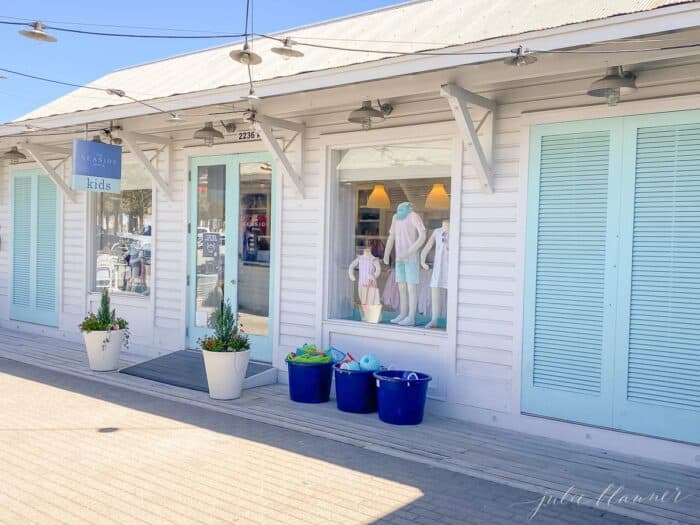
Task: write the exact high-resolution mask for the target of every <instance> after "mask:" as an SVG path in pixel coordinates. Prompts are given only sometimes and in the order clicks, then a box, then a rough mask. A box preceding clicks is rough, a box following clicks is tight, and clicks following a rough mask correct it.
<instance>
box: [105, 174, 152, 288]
mask: <svg viewBox="0 0 700 525" xmlns="http://www.w3.org/2000/svg"><path fill="white" fill-rule="evenodd" d="M152 217H153V188H152V181H151V177H150V176H149V174H148V173H147V172H146V171H145V170H144V169H143V168H142V167H141V166H140V165H136V164H123V165H122V179H121V193H98V194H96V195H95V219H94V220H95V222H94V236H95V237H94V249H95V253H94V258H93V268H94V280H93V286H92V289H93V291H95V292H101V291H102V290H104V289H108V290H109V291H110V293H127V294H135V295H149V294H150V290H151V258H152V256H153V243H152V241H151V239H152V233H153V230H152V229H153V221H152Z"/></svg>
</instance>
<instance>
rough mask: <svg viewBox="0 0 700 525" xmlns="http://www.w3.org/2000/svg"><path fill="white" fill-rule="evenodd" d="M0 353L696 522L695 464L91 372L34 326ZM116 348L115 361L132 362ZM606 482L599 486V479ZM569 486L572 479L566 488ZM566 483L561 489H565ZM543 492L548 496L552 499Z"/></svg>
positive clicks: (620, 508) (7, 339)
mask: <svg viewBox="0 0 700 525" xmlns="http://www.w3.org/2000/svg"><path fill="white" fill-rule="evenodd" d="M0 341H2V343H0V357H4V358H8V359H11V360H15V361H20V362H23V363H27V364H31V365H35V366H40V367H43V368H46V369H49V370H54V371H59V372H63V373H68V374H70V375H72V376H76V377H81V378H86V379H89V380H90V381H93V382H94V381H96V382H99V383H103V384H108V385H112V386H115V387H123V388H127V389H129V390H131V391H135V392H140V393H147V394H148V395H150V396H155V397H159V398H163V399H167V400H175V401H178V402H180V403H186V404H187V405H188V406H190V407H206V408H207V409H210V410H213V411H215V412H217V413H220V414H229V415H232V416H238V417H242V418H245V419H248V420H253V421H256V422H260V423H266V424H269V425H274V426H276V427H278V428H282V429H287V430H293V431H295V432H301V433H303V434H306V435H310V436H316V437H319V438H324V439H326V440H330V441H333V442H335V443H344V444H347V445H353V446H357V447H362V448H364V449H366V450H368V451H372V452H378V453H381V454H383V455H388V456H392V457H394V458H400V459H402V460H408V461H410V462H413V463H418V464H422V465H425V466H430V467H434V468H439V469H442V470H445V471H449V472H452V473H454V474H460V475H466V476H470V477H473V478H477V479H479V480H486V481H492V482H495V483H497V484H499V485H501V486H505V487H510V488H514V489H520V490H527V491H530V492H533V493H536V494H546V495H549V496H552V497H553V498H554V497H561V496H562V495H566V497H568V498H570V499H572V498H573V499H575V498H576V497H577V495H578V496H580V497H579V498H578V499H577V502H578V503H579V504H580V505H584V506H588V507H593V508H594V509H595V510H600V509H601V508H603V510H605V511H607V512H615V513H618V514H620V515H625V516H629V517H632V518H636V519H641V520H645V521H649V522H653V523H695V524H700V471H698V470H697V469H691V468H684V467H679V466H676V465H669V464H662V463H654V462H648V461H644V460H641V459H639V458H632V457H628V456H622V455H614V454H608V453H603V452H600V451H597V450H595V449H589V448H586V447H580V446H574V445H569V444H566V443H562V442H558V441H552V440H547V439H544V438H539V437H534V436H527V435H522V434H518V433H514V432H508V431H503V430H499V429H495V428H490V427H485V426H480V425H474V424H468V423H464V422H459V421H454V420H450V419H444V418H438V417H434V416H432V417H428V418H427V420H426V422H425V423H424V424H423V425H422V426H419V427H415V428H396V427H391V426H387V425H384V424H382V423H380V422H379V421H378V420H377V419H376V416H372V415H348V414H342V413H339V412H338V411H337V410H335V408H334V406H333V404H332V403H329V404H327V405H321V406H304V405H297V404H294V403H291V402H290V401H289V400H288V399H287V395H286V390H285V387H284V386H282V385H273V386H270V387H261V388H257V389H253V390H250V391H247V392H245V395H244V397H243V398H242V399H241V400H239V401H235V402H217V401H212V400H210V399H209V398H208V396H207V395H206V394H203V393H201V392H195V391H189V390H184V389H180V388H175V387H169V386H167V385H161V384H158V383H153V382H150V381H147V380H143V379H139V378H135V377H131V376H126V375H124V374H113V373H111V374H95V373H92V372H90V371H89V370H88V369H87V365H86V360H85V357H84V353H83V349H82V347H81V345H79V344H76V343H71V342H67V341H59V340H55V339H49V338H46V337H43V336H35V335H26V334H19V333H17V332H10V331H2V332H0ZM136 360H137V359H136V358H134V357H133V356H126V357H125V359H124V365H127V364H130V363H132V362H135V361H136ZM610 486H612V487H614V488H613V489H609V488H608V487H610ZM572 487H573V489H572ZM618 487H624V489H623V492H621V493H618V496H620V495H622V494H625V495H641V496H648V495H649V494H651V493H660V492H663V491H664V490H669V491H674V490H676V489H678V490H680V493H681V497H679V498H676V500H677V501H673V499H672V498H670V499H669V498H667V499H666V501H649V499H648V498H644V500H643V501H641V502H637V503H630V502H625V501H619V497H618V498H617V499H616V498H613V499H608V498H607V496H606V497H605V498H604V499H603V500H602V506H601V499H600V496H601V494H604V493H605V491H606V489H608V490H609V491H610V492H612V490H615V489H616V488H618ZM567 491H568V492H567ZM552 501H558V500H556V499H553V500H552Z"/></svg>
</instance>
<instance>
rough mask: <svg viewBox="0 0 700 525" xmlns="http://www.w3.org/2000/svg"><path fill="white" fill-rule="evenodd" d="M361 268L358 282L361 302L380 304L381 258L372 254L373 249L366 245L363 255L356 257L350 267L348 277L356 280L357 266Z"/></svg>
mask: <svg viewBox="0 0 700 525" xmlns="http://www.w3.org/2000/svg"><path fill="white" fill-rule="evenodd" d="M358 266H359V268H360V279H359V281H358V282H357V294H358V295H359V296H360V304H363V305H364V304H370V305H372V304H379V303H380V300H379V287H378V285H377V279H378V278H379V274H380V273H382V268H381V266H379V259H377V258H376V257H375V256H374V255H372V249H371V248H370V247H369V246H368V247H366V248H365V249H364V250H363V252H362V254H361V255H358V256H357V257H355V260H353V261H352V262H351V263H350V266H349V268H348V277H350V280H351V281H354V280H355V268H357V267H358Z"/></svg>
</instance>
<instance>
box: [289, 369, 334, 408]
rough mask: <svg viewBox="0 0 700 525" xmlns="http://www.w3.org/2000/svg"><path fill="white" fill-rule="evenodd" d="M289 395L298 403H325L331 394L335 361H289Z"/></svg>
mask: <svg viewBox="0 0 700 525" xmlns="http://www.w3.org/2000/svg"><path fill="white" fill-rule="evenodd" d="M287 370H288V371H289V397H290V398H291V400H292V401H296V402H297V403H325V402H327V401H328V398H329V397H330V395H331V382H332V379H333V363H323V364H318V363H295V362H294V361H287Z"/></svg>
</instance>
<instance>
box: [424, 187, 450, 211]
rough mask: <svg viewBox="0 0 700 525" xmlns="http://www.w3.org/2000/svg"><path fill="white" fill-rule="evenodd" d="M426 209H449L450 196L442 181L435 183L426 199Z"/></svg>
mask: <svg viewBox="0 0 700 525" xmlns="http://www.w3.org/2000/svg"><path fill="white" fill-rule="evenodd" d="M425 209H426V210H449V209H450V196H449V195H448V194H447V190H446V189H445V185H444V184H442V183H441V182H439V183H436V184H433V188H432V189H431V190H430V193H428V196H427V197H426V199H425Z"/></svg>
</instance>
